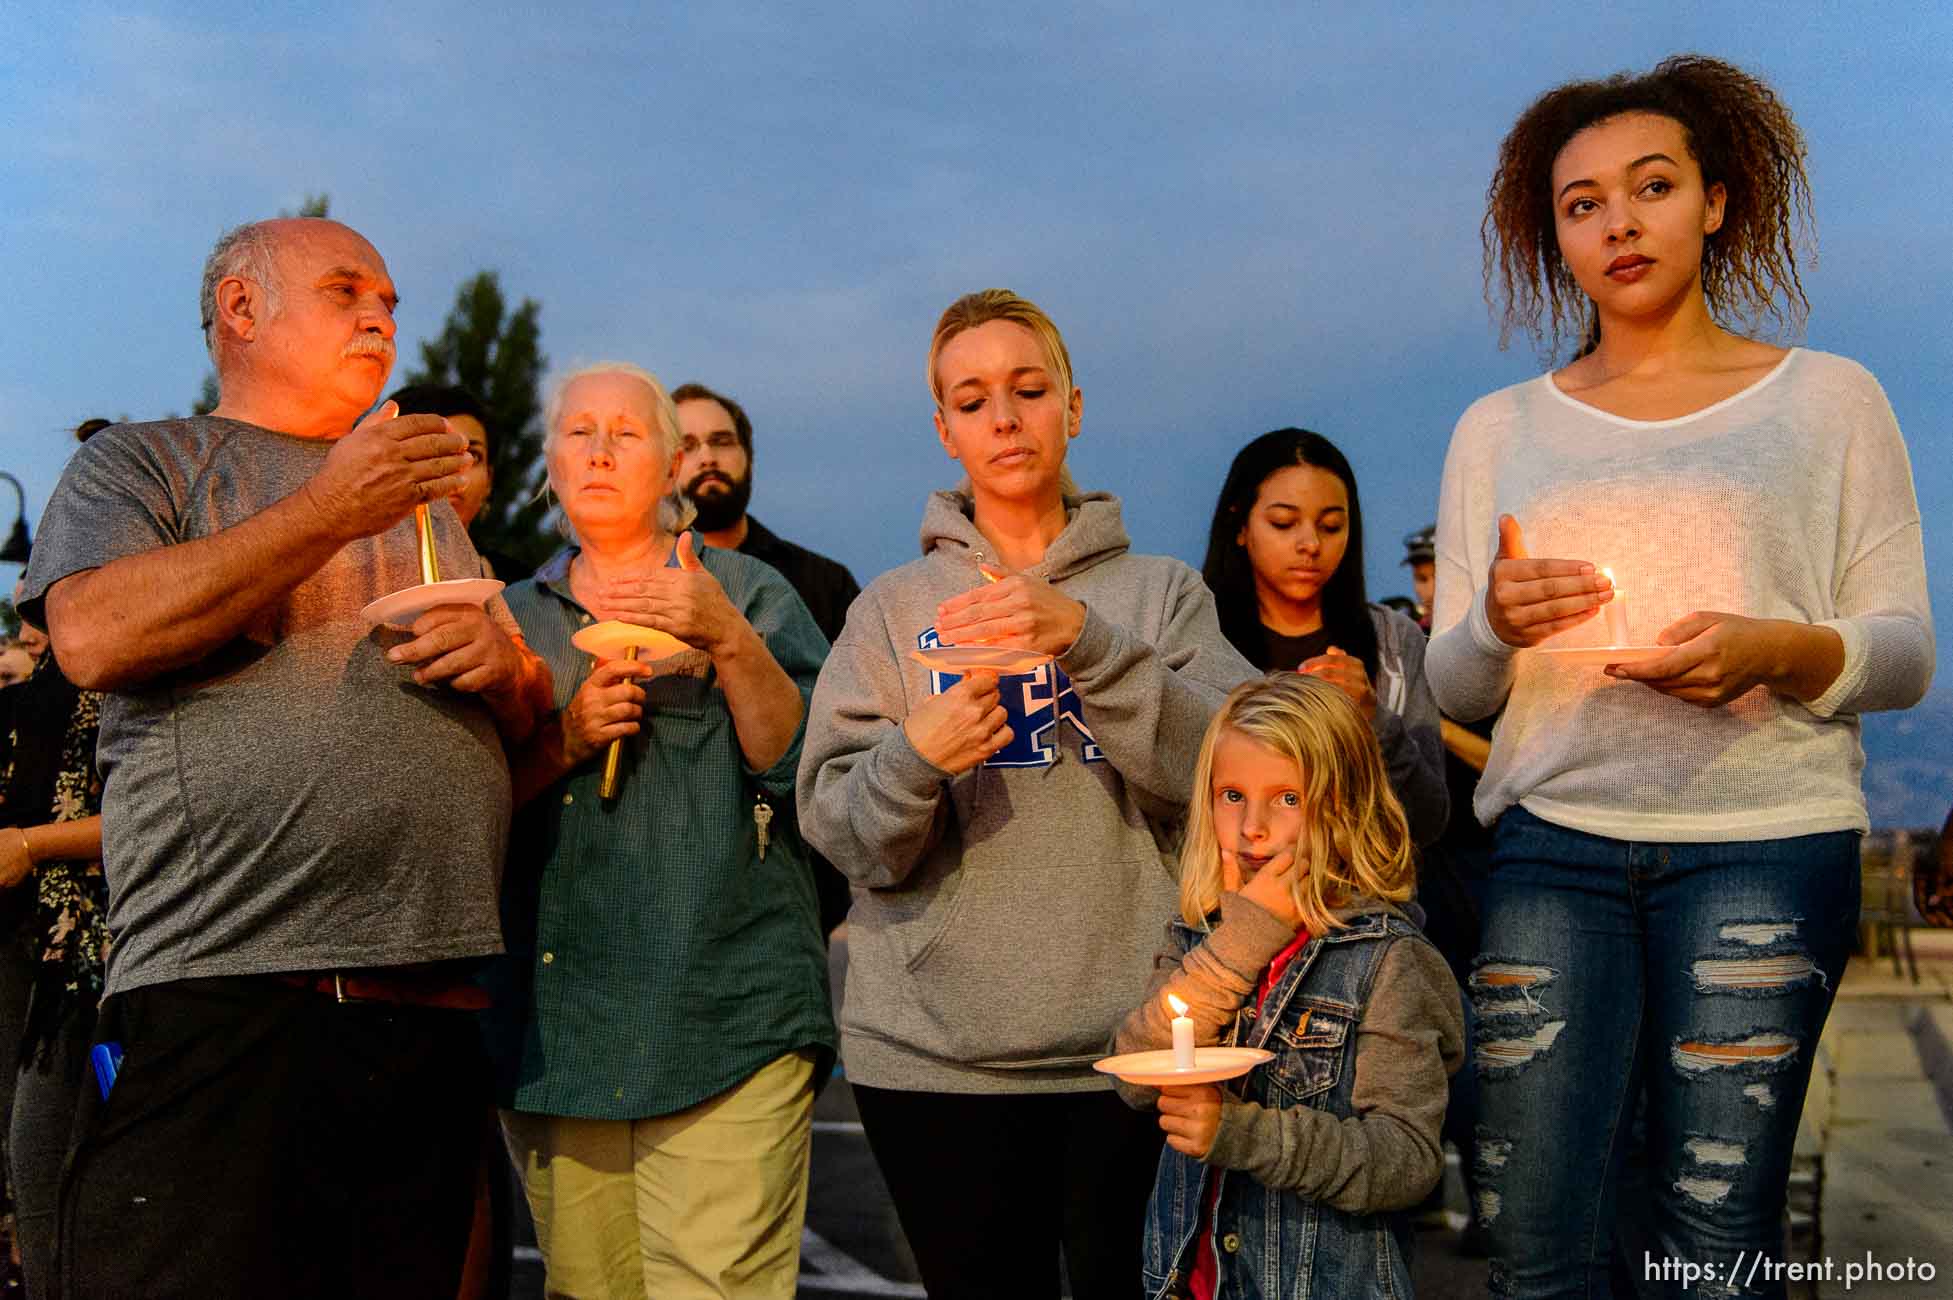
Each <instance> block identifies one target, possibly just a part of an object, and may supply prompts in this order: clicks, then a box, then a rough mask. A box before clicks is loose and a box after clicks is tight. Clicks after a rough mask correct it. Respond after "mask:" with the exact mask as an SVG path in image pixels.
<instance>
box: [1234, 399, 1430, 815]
mask: <svg viewBox="0 0 1953 1300" xmlns="http://www.w3.org/2000/svg"><path fill="white" fill-rule="evenodd" d="M1201 576H1202V577H1204V578H1205V579H1206V580H1207V585H1208V587H1209V588H1211V589H1212V590H1213V592H1214V603H1215V607H1216V609H1217V610H1218V611H1219V613H1220V619H1221V631H1222V632H1223V633H1224V634H1225V635H1226V636H1227V639H1228V640H1229V641H1231V642H1233V644H1234V648H1235V649H1237V650H1239V651H1240V652H1241V654H1242V655H1243V656H1244V657H1245V658H1246V659H1247V660H1248V661H1249V662H1250V663H1252V664H1254V665H1255V666H1256V667H1257V668H1260V669H1262V670H1263V671H1267V670H1270V669H1277V668H1280V669H1290V668H1292V669H1295V670H1297V671H1300V672H1304V673H1307V674H1309V675H1310V676H1312V677H1320V678H1322V679H1323V680H1325V681H1328V682H1331V683H1333V684H1335V685H1336V686H1339V687H1341V688H1342V689H1343V691H1344V692H1345V693H1347V694H1348V695H1349V697H1350V699H1351V700H1352V701H1354V702H1355V704H1356V707H1357V708H1358V709H1360V710H1362V712H1363V715H1364V716H1365V717H1366V718H1368V719H1369V722H1370V726H1371V728H1372V729H1373V730H1374V731H1375V732H1376V736H1377V743H1378V744H1379V745H1381V746H1382V748H1383V756H1384V761H1385V762H1386V763H1387V764H1388V766H1389V770H1390V785H1391V789H1392V790H1394V791H1395V792H1396V795H1397V798H1398V800H1399V801H1400V802H1401V803H1402V804H1403V805H1404V812H1405V814H1406V816H1407V817H1408V818H1409V819H1410V828H1411V837H1412V839H1413V840H1415V841H1416V842H1417V843H1419V844H1428V843H1430V842H1431V841H1432V840H1435V839H1436V838H1437V837H1438V835H1439V833H1440V832H1442V831H1443V830H1444V822H1445V815H1446V811H1447V809H1448V808H1449V806H1450V803H1449V799H1448V797H1447V795H1446V793H1445V783H1444V745H1443V742H1442V740H1441V739H1440V738H1439V734H1438V706H1437V702H1436V700H1435V699H1433V698H1432V695H1431V688H1430V686H1429V685H1428V684H1427V683H1426V682H1425V680H1424V634H1423V632H1422V631H1420V630H1419V629H1418V626H1417V624H1415V623H1413V622H1412V621H1411V620H1410V619H1408V618H1405V617H1404V616H1403V615H1401V614H1398V613H1395V612H1393V611H1391V610H1388V609H1385V608H1384V607H1383V606H1381V605H1372V604H1371V603H1370V602H1369V600H1368V599H1367V597H1366V596H1365V595H1364V585H1363V506H1362V503H1361V502H1360V501H1359V500H1358V498H1357V493H1356V475H1355V474H1354V473H1353V472H1352V471H1351V470H1350V467H1349V461H1348V460H1347V459H1345V458H1344V456H1343V453H1342V452H1341V451H1339V450H1337V448H1336V445H1335V444H1334V443H1332V442H1330V441H1329V439H1327V438H1325V437H1323V436H1322V435H1321V434H1319V433H1311V432H1310V431H1309V430H1307V429H1276V430H1274V431H1273V432H1272V433H1264V434H1262V435H1261V436H1260V437H1259V438H1256V439H1255V440H1254V441H1253V442H1251V443H1249V444H1248V445H1247V446H1245V447H1243V448H1242V449H1241V451H1240V453H1239V454H1237V455H1236V456H1235V458H1234V463H1233V464H1232V465H1231V466H1229V467H1228V471H1227V481H1226V482H1225V483H1223V484H1222V485H1221V496H1220V500H1219V501H1218V502H1216V503H1215V505H1214V520H1213V523H1212V524H1211V525H1210V527H1209V529H1208V533H1207V558H1206V561H1205V562H1204V563H1203V565H1202V569H1201Z"/></svg>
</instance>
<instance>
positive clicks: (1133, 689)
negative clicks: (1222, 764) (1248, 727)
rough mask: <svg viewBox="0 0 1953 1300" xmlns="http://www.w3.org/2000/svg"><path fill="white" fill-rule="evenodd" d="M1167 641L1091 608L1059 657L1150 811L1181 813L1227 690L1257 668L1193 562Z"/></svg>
mask: <svg viewBox="0 0 1953 1300" xmlns="http://www.w3.org/2000/svg"><path fill="white" fill-rule="evenodd" d="M1175 568H1176V569H1177V570H1178V572H1177V574H1176V578H1175V582H1174V584H1173V587H1172V590H1171V592H1170V594H1169V597H1168V600H1169V608H1168V610H1167V614H1166V618H1165V621H1164V624H1163V626H1162V628H1161V631H1160V635H1159V640H1158V644H1156V645H1148V644H1147V643H1146V642H1145V641H1144V640H1142V639H1141V638H1140V637H1138V636H1137V635H1135V634H1134V633H1133V632H1132V631H1130V630H1129V629H1127V628H1124V627H1121V626H1120V625H1119V624H1117V623H1114V622H1113V621H1112V620H1111V619H1109V618H1104V617H1102V616H1100V615H1099V614H1098V613H1096V612H1095V611H1093V610H1092V609H1091V607H1090V606H1087V607H1086V610H1085V626H1084V628H1083V629H1082V630H1080V632H1079V634H1078V639H1077V640H1076V641H1074V642H1073V643H1072V646H1071V649H1069V650H1067V651H1065V653H1064V654H1063V655H1062V656H1060V657H1059V660H1058V662H1059V664H1060V665H1061V666H1062V667H1063V668H1064V670H1065V673H1066V675H1067V676H1069V677H1070V678H1071V680H1072V685H1073V686H1074V687H1075V688H1076V689H1077V691H1078V697H1079V701H1080V703H1081V705H1082V706H1083V707H1084V710H1085V715H1086V718H1087V720H1088V721H1089V722H1090V724H1091V728H1092V736H1093V738H1094V739H1095V740H1097V741H1098V744H1099V747H1100V748H1102V749H1103V750H1104V751H1105V756H1106V758H1107V759H1109V760H1110V761H1111V763H1112V766H1113V769H1114V770H1115V771H1117V772H1118V773H1119V776H1120V777H1121V778H1122V779H1123V780H1124V781H1125V783H1126V785H1127V786H1128V787H1129V788H1130V789H1131V790H1132V791H1133V793H1134V794H1135V795H1136V796H1138V797H1139V798H1140V801H1141V802H1142V804H1143V805H1144V806H1145V807H1146V810H1147V812H1148V813H1149V814H1150V815H1153V816H1158V817H1166V818H1178V817H1181V816H1183V815H1184V814H1185V813H1186V810H1187V795H1188V789H1189V786H1188V782H1189V781H1190V780H1191V778H1192V776H1193V769H1194V762H1195V760H1196V759H1198V758H1199V756H1200V737H1201V735H1202V733H1204V732H1205V731H1206V730H1207V723H1208V721H1209V720H1210V719H1212V718H1213V716H1214V714H1215V713H1216V712H1217V711H1218V710H1219V709H1220V707H1221V701H1222V700H1223V699H1225V698H1226V697H1227V693H1228V692H1229V691H1230V690H1232V689H1234V687H1236V686H1238V685H1239V684H1241V683H1242V682H1244V681H1247V680H1248V679H1249V678H1250V677H1253V676H1255V670H1254V667H1253V666H1252V665H1251V664H1249V663H1248V661H1247V660H1245V659H1243V658H1242V657H1241V656H1240V655H1239V654H1238V653H1237V652H1236V651H1235V649H1234V647H1233V646H1232V645H1230V644H1228V641H1227V638H1226V637H1224V636H1222V635H1221V624H1220V619H1219V617H1218V616H1217V615H1216V614H1215V612H1214V597H1213V594H1212V593H1211V592H1209V591H1208V590H1207V585H1206V584H1205V583H1203V582H1202V581H1201V580H1200V575H1199V574H1197V573H1195V572H1194V571H1193V570H1192V569H1190V568H1188V567H1187V566H1186V565H1184V564H1179V563H1178V562H1177V561H1176V562H1175Z"/></svg>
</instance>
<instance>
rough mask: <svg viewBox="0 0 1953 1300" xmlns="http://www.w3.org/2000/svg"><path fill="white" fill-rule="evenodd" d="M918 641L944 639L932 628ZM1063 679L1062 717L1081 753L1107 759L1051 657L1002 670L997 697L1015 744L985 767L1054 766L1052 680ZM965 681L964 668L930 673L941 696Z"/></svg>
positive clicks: (925, 645)
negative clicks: (1025, 668)
mask: <svg viewBox="0 0 1953 1300" xmlns="http://www.w3.org/2000/svg"><path fill="white" fill-rule="evenodd" d="M915 641H916V646H917V648H919V649H923V650H933V649H935V648H936V647H937V646H939V645H941V644H942V641H941V639H940V638H938V637H937V635H936V629H935V628H933V627H932V628H927V629H925V630H924V631H923V633H922V635H921V636H918V637H917V638H916V639H915ZM1054 676H1055V677H1056V678H1057V681H1058V718H1059V720H1060V721H1066V722H1070V723H1071V725H1072V726H1073V727H1074V728H1075V729H1076V730H1077V731H1078V734H1079V737H1080V738H1081V740H1082V741H1083V745H1082V748H1081V756H1082V757H1083V758H1084V760H1085V761H1086V762H1087V763H1103V762H1104V761H1105V751H1104V750H1103V749H1100V748H1099V744H1098V741H1097V740H1095V739H1094V738H1093V736H1092V729H1091V728H1090V727H1088V726H1086V725H1085V712H1084V710H1083V709H1082V708H1081V707H1080V705H1079V702H1078V692H1077V691H1075V690H1073V689H1072V686H1071V678H1069V677H1067V676H1066V675H1065V670H1064V669H1062V668H1060V667H1058V665H1057V663H1056V662H1055V661H1054V662H1051V663H1046V664H1041V665H1039V666H1038V667H1037V668H1036V669H1035V670H1033V671H1031V672H1028V673H1000V674H998V676H997V699H998V703H1000V704H1002V705H1003V708H1004V713H1005V714H1006V715H1007V716H1008V718H1009V726H1010V743H1009V744H1008V745H1005V746H1004V747H1003V748H1002V749H1000V750H998V751H997V752H996V753H994V754H992V755H991V756H990V757H989V758H987V759H985V760H984V761H983V765H984V766H985V767H1050V766H1051V764H1052V763H1053V762H1054V761H1056V755H1055V753H1054V750H1055V748H1056V745H1057V743H1058V734H1057V729H1056V728H1055V727H1054V725H1053V719H1052V714H1051V680H1052V678H1053V677H1054ZM962 680H963V676H962V674H961V673H942V672H937V671H935V670H934V669H931V670H930V672H929V693H930V694H931V695H941V694H942V693H943V692H944V691H946V690H948V689H949V688H950V687H952V686H954V685H956V683H958V682H960V681H962Z"/></svg>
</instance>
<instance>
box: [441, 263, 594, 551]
mask: <svg viewBox="0 0 1953 1300" xmlns="http://www.w3.org/2000/svg"><path fill="white" fill-rule="evenodd" d="M541 311H542V308H541V306H540V305H539V304H538V303H537V302H536V301H535V299H533V298H524V299H523V300H522V305H521V306H519V307H517V308H516V309H515V310H514V311H513V312H511V311H509V310H508V304H507V301H506V300H505V299H504V298H503V297H502V285H501V281H500V280H499V279H498V278H497V276H496V274H495V272H493V271H483V272H482V273H481V274H479V275H477V276H475V277H474V278H473V279H471V280H469V281H467V282H466V283H464V284H463V285H462V286H461V288H460V290H459V291H457V292H456V294H455V296H454V309H453V310H452V311H450V312H449V313H448V318H447V322H446V323H445V324H444V325H443V326H442V327H441V332H440V334H438V335H437V336H435V337H434V338H433V339H431V340H429V341H428V342H425V343H422V344H421V345H420V359H421V364H420V368H419V369H418V370H415V371H413V372H412V373H410V374H409V375H407V377H406V379H405V380H403V381H402V382H404V383H409V384H454V385H458V386H460V387H462V388H465V389H467V390H468V391H469V392H471V393H473V394H474V395H475V396H476V397H479V398H480V399H481V401H482V405H483V406H486V407H487V408H488V436H489V438H490V440H491V441H492V442H493V443H494V450H493V451H492V453H491V455H492V457H493V459H494V470H495V487H494V490H493V491H491V492H490V493H489V496H488V503H487V504H486V505H484V506H483V507H482V510H481V513H480V514H479V515H477V516H476V517H475V523H474V527H473V528H472V529H471V530H470V532H471V533H472V534H473V536H474V539H475V545H476V546H478V547H480V548H481V549H482V550H484V551H500V552H501V553H502V554H504V555H507V556H509V557H511V558H513V559H515V560H517V561H519V562H521V563H522V564H525V565H529V566H532V567H533V566H536V565H540V564H541V563H542V562H543V561H544V560H546V559H548V558H549V557H550V555H551V554H552V553H554V551H555V550H556V548H557V546H558V545H559V544H560V539H559V538H558V537H557V536H556V535H555V533H554V532H553V531H552V530H551V529H549V528H548V527H547V526H546V524H545V520H546V519H547V516H548V514H549V505H548V503H547V502H545V501H544V500H542V493H541V488H542V484H543V480H544V477H545V475H544V470H543V463H542V450H543V447H542V444H543V439H542V423H541V419H540V416H541V414H542V401H541V396H540V394H539V391H538V390H539V388H540V385H541V382H542V374H543V367H544V366H545V365H546V364H547V361H546V359H545V358H544V356H543V354H542V348H541V343H542V329H541V327H540V326H539V325H538V324H537V317H538V316H539V315H540V313H541Z"/></svg>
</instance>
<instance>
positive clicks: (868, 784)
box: [797, 591, 949, 889]
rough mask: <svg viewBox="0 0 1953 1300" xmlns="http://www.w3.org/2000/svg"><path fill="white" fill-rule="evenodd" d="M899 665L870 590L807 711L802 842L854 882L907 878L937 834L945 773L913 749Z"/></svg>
mask: <svg viewBox="0 0 1953 1300" xmlns="http://www.w3.org/2000/svg"><path fill="white" fill-rule="evenodd" d="M907 716H908V705H907V698H906V696H905V695H904V694H903V690H902V665H901V660H900V659H899V658H898V657H897V655H896V653H895V646H894V643H893V642H892V641H890V640H889V637H888V628H887V624H886V622H885V621H884V619H883V617H882V611H881V605H880V603H879V602H878V601H877V600H876V599H875V596H874V593H873V592H872V591H870V592H868V593H865V594H863V595H862V596H861V597H860V598H859V599H857V600H856V601H855V602H854V605H853V607H852V608H850V609H849V610H848V621H847V625H846V626H845V627H844V628H843V629H842V630H841V639H840V640H838V641H836V642H835V643H834V650H833V652H832V653H831V654H829V655H828V657H827V662H826V663H825V664H824V665H822V667H821V672H820V679H819V681H818V682H817V683H816V684H815V686H814V697H813V700H812V701H811V702H810V703H809V704H808V707H807V726H806V738H805V740H804V741H803V742H802V745H801V752H800V774H799V782H798V786H797V800H798V807H799V811H800V831H801V834H802V835H803V836H804V837H805V838H806V840H807V842H808V843H809V844H812V845H813V846H814V847H815V848H816V849H819V850H820V851H821V853H822V855H823V856H825V857H826V858H827V859H828V861H830V862H832V863H833V864H834V865H835V866H836V867H838V868H840V870H841V873H842V874H843V875H845V876H847V877H848V879H849V880H852V881H853V882H854V883H855V884H857V885H862V886H864V887H866V888H869V889H885V888H889V887H891V886H894V885H899V884H901V883H902V881H903V880H905V879H907V877H908V875H909V873H910V872H911V871H913V870H914V869H915V868H916V866H917V865H918V864H920V863H921V862H922V860H923V859H924V858H925V857H927V856H928V854H929V851H930V850H931V849H932V848H934V847H935V845H936V843H937V841H938V840H939V839H941V837H942V834H943V829H944V828H943V821H944V819H945V818H946V817H947V816H948V815H949V814H948V802H947V801H946V800H945V799H944V798H943V790H944V783H945V782H946V781H947V780H948V779H949V774H948V773H947V772H944V771H943V770H942V769H941V768H939V767H937V766H936V765H935V764H933V763H931V762H930V761H929V760H928V759H926V758H924V757H923V756H922V755H921V754H919V753H917V752H916V748H915V746H914V745H911V744H910V743H909V738H908V735H907V733H906V732H904V731H903V730H902V723H903V721H904V719H906V718H907Z"/></svg>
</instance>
